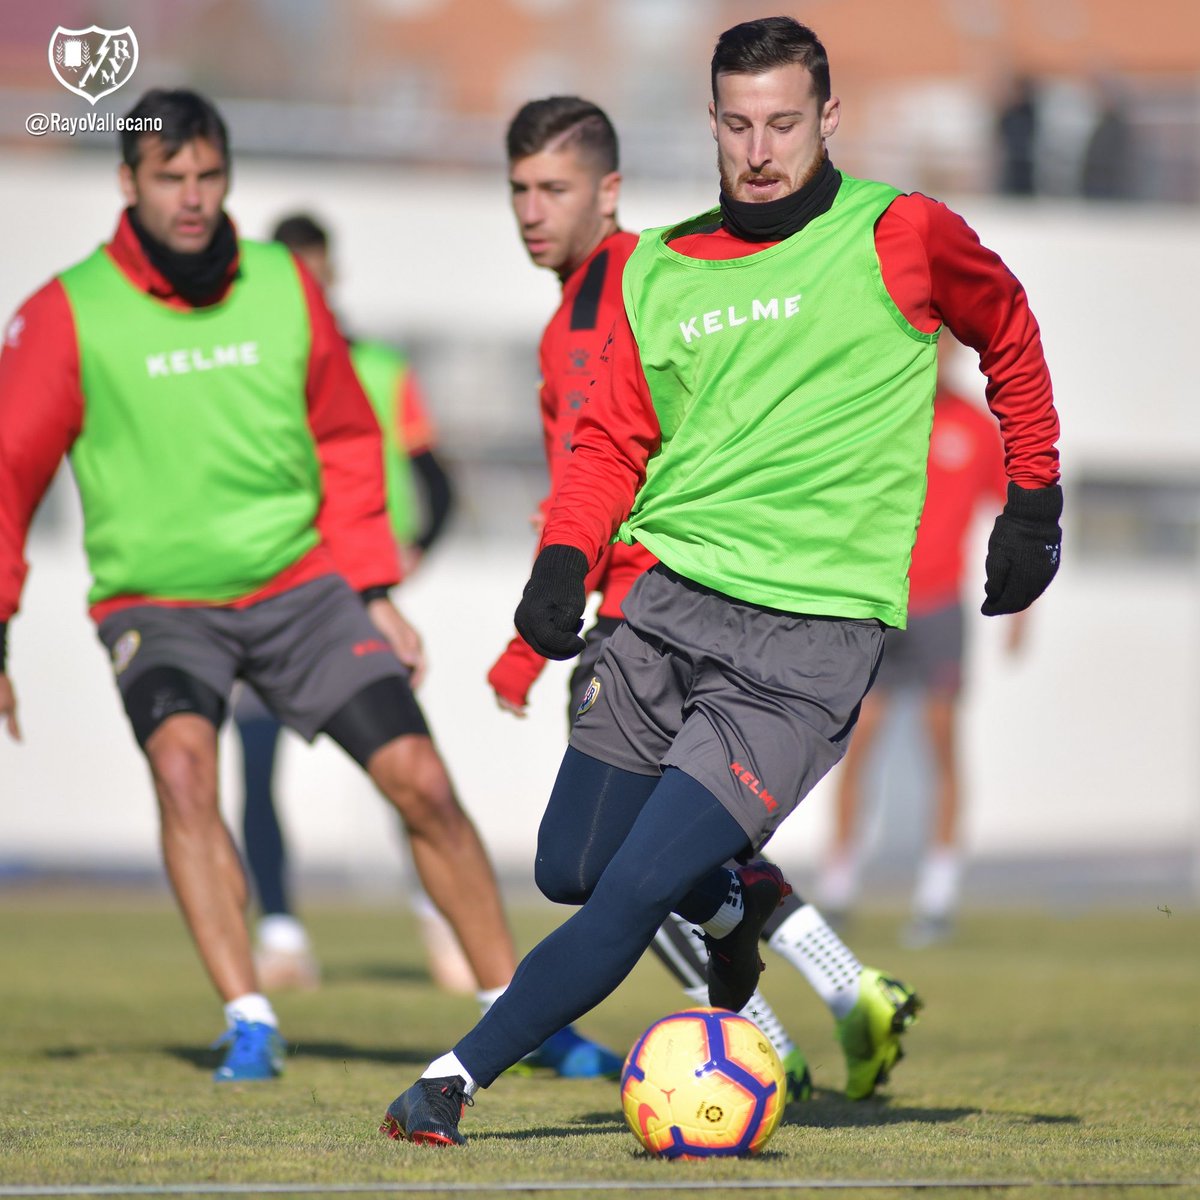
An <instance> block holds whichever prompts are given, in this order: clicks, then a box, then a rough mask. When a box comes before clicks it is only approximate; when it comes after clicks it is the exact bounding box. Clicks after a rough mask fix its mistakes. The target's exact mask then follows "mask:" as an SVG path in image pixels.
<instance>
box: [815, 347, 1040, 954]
mask: <svg viewBox="0 0 1200 1200" xmlns="http://www.w3.org/2000/svg"><path fill="white" fill-rule="evenodd" d="M956 345H957V343H955V342H954V340H953V339H952V338H951V337H950V336H949V335H948V334H946V333H943V334H942V336H941V338H940V339H939V340H938V360H939V373H938V389H937V392H936V394H935V395H934V398H933V429H932V431H931V434H930V440H929V467H928V484H927V489H926V493H925V507H924V509H923V510H922V513H921V524H920V526H919V527H918V529H917V540H916V544H915V545H914V546H913V554H912V565H911V566H910V567H909V572H908V580H909V591H908V627H907V628H906V629H889V630H888V631H887V633H886V634H885V635H884V653H883V662H882V663H881V664H880V667H879V674H878V675H877V676H876V678H875V686H874V687H873V688H872V689H871V691H870V692H869V693H868V694H867V697H866V699H865V700H864V701H863V705H862V711H861V712H860V713H859V717H858V727H857V729H856V730H855V733H854V738H853V739H852V740H851V742H850V747H849V749H848V750H847V751H846V756H845V758H844V759H843V760H842V764H841V767H840V774H839V778H838V786H837V793H836V808H835V823H834V836H833V842H832V845H831V846H830V849H829V854H828V860H827V863H826V866H825V869H824V870H823V872H822V875H821V879H820V881H819V883H818V894H819V895H820V897H821V904H822V906H823V907H824V908H825V910H826V911H827V912H829V913H830V914H831V919H832V916H833V915H834V914H836V917H837V919H838V920H839V921H840V920H842V919H844V918H845V917H846V916H847V914H848V913H849V911H850V909H851V908H852V907H853V905H854V903H855V901H856V900H857V898H858V891H859V886H860V882H861V873H862V846H861V844H860V839H861V837H862V829H861V827H860V817H861V810H862V793H863V786H864V774H865V771H866V769H867V767H868V765H869V763H870V762H871V757H872V754H873V752H874V750H875V749H876V744H877V739H878V735H879V733H880V732H881V730H882V728H883V725H884V720H885V718H886V716H887V713H888V711H889V708H890V705H891V701H892V699H893V698H894V697H895V695H896V694H897V693H898V692H901V691H903V690H910V691H916V692H917V693H918V694H919V696H920V701H921V710H922V718H923V720H924V724H925V731H926V735H927V737H928V743H929V748H930V751H931V754H932V759H933V769H934V802H933V810H932V819H931V821H930V828H929V834H928V842H929V844H928V848H927V850H926V853H925V857H924V860H923V861H922V863H921V867H920V873H919V875H918V880H917V886H916V890H915V892H914V895H913V902H912V904H913V912H912V919H911V921H910V922H909V925H908V927H907V929H906V930H905V932H904V935H903V940H904V941H905V943H906V944H908V945H910V946H914V947H917V946H926V945H929V944H930V943H932V942H935V941H940V940H942V939H943V938H945V937H947V936H948V935H949V933H950V929H951V922H952V919H953V915H954V910H955V908H956V906H957V903H958V896H959V890H960V880H961V874H962V863H961V852H960V848H959V835H960V809H961V792H960V780H959V770H958V747H957V738H958V708H959V700H960V698H961V694H962V666H963V654H964V650H965V644H964V641H965V638H964V635H965V633H966V630H967V626H968V623H969V621H970V616H969V614H968V613H967V612H966V611H965V599H964V596H963V571H964V558H965V551H966V542H967V535H968V534H969V533H970V531H971V527H972V524H973V518H974V517H975V516H976V515H977V514H979V513H980V512H981V511H986V510H988V509H990V510H991V511H990V513H989V515H993V516H994V515H995V513H996V512H998V511H999V510H1000V508H1001V507H1002V506H1003V504H1004V496H1005V487H1006V485H1007V479H1006V477H1005V474H1004V447H1003V445H1002V443H1001V441H1000V435H999V433H998V432H997V430H996V422H995V421H993V420H992V419H991V418H990V417H989V416H988V415H987V414H986V413H985V412H983V411H982V410H981V409H979V408H978V407H977V406H976V405H974V404H972V403H971V402H970V401H969V400H966V399H964V398H963V397H962V396H960V395H958V394H957V393H956V392H954V391H952V390H951V389H950V387H949V386H948V384H947V383H946V375H947V370H946V368H947V362H948V361H949V359H950V356H951V355H952V354H953V353H954V351H953V347H954V346H956ZM1025 616H1026V614H1025V613H1023V612H1022V613H1016V614H1015V615H1013V616H1011V617H1009V618H1008V624H1009V630H1008V634H1009V637H1008V649H1009V651H1010V652H1012V651H1015V650H1017V648H1018V646H1019V644H1020V638H1021V636H1022V632H1023V629H1024V625H1025Z"/></svg>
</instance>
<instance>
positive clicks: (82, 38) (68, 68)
mask: <svg viewBox="0 0 1200 1200" xmlns="http://www.w3.org/2000/svg"><path fill="white" fill-rule="evenodd" d="M49 55H50V70H51V71H52V72H53V74H54V78H55V79H57V80H58V82H59V83H61V84H62V85H63V87H65V88H66V89H67V91H69V92H74V93H75V94H76V95H77V96H82V97H83V98H84V99H85V100H86V101H87V102H88V103H89V104H93V105H94V104H95V103H96V101H97V100H99V99H100V97H101V96H107V95H108V94H109V93H110V92H115V91H116V90H117V88H119V87H123V86H124V85H125V84H126V83H128V82H129V80H130V79H131V78H132V77H133V73H134V71H136V70H137V64H138V44H137V38H136V37H134V34H133V30H132V29H131V28H130V27H129V26H128V25H126V26H125V28H124V29H101V28H100V26H99V25H89V26H88V27H87V28H86V29H64V28H63V27H62V26H61V25H60V26H59V27H58V28H57V29H56V30H55V31H54V36H53V37H51V39H50V51H49Z"/></svg>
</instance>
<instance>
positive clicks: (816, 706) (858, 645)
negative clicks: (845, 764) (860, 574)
mask: <svg viewBox="0 0 1200 1200" xmlns="http://www.w3.org/2000/svg"><path fill="white" fill-rule="evenodd" d="M624 612H625V622H624V624H622V625H621V626H620V627H619V628H618V629H617V630H616V632H615V633H614V634H613V635H612V636H611V637H610V638H609V639H608V640H607V641H606V642H605V644H604V650H603V652H602V653H601V655H600V658H599V661H598V662H597V664H596V669H595V674H594V678H593V680H592V682H591V686H590V687H589V689H588V692H587V696H586V698H585V700H584V703H583V706H582V710H581V712H580V714H579V716H578V717H577V718H576V721H575V725H574V727H573V729H572V731H571V745H572V746H573V747H574V748H575V749H576V750H579V751H581V752H582V753H584V754H588V755H591V756H592V757H593V758H597V759H599V760H600V761H601V762H606V763H608V764H610V765H611V766H614V767H620V768H623V769H624V770H627V771H633V772H636V773H637V774H640V775H657V774H659V773H660V772H661V771H662V770H663V769H664V768H665V767H678V768H679V769H680V770H681V771H683V772H685V773H686V774H688V775H690V776H691V777H692V778H693V779H695V780H697V781H698V782H699V783H701V784H703V785H704V786H705V787H706V788H708V789H709V790H710V791H711V792H712V793H713V794H714V795H715V796H716V797H717V798H718V799H719V800H720V801H721V803H722V804H723V805H724V806H725V807H726V808H727V809H728V810H729V812H730V813H731V814H732V815H733V817H734V818H735V819H736V820H737V822H738V823H739V824H740V825H741V826H742V828H743V829H744V830H745V831H746V836H747V838H748V839H749V841H750V843H751V845H752V846H754V847H755V848H758V847H760V846H762V844H763V843H764V842H765V841H766V840H767V839H768V838H769V837H770V836H771V834H773V833H774V832H775V830H776V829H777V828H778V827H779V824H780V822H781V821H782V820H783V819H784V817H786V816H787V815H788V814H789V813H790V812H791V811H792V810H793V809H794V808H795V807H796V806H797V805H798V804H799V803H800V801H801V800H802V799H804V797H805V796H806V795H808V793H809V792H810V791H811V790H812V789H813V787H814V786H815V785H816V783H817V782H818V780H820V778H821V777H822V776H823V775H824V774H825V773H826V772H827V771H828V770H829V769H830V768H831V767H832V766H833V765H834V764H835V763H836V762H837V761H838V760H839V759H840V758H841V757H842V755H843V754H844V753H845V750H846V744H847V741H848V740H849V737H850V732H851V730H852V729H853V728H854V723H855V721H856V720H857V719H858V710H859V705H860V704H861V702H862V698H863V696H864V695H865V694H866V691H867V689H868V688H869V687H870V685H871V681H872V680H873V679H874V676H875V671H876V669H877V667H878V664H879V658H880V654H881V651H882V649H883V626H882V624H881V623H880V622H878V621H874V620H849V619H841V618H830V617H808V616H797V615H794V614H791V613H783V612H777V611H775V610H773V609H767V608H761V607H759V606H757V605H754V604H747V603H743V602H742V601H739V600H734V599H732V598H730V597H728V596H723V595H721V594H720V593H718V592H714V591H712V590H711V589H709V588H706V587H702V586H701V585H699V584H696V583H693V582H691V581H690V580H686V579H684V578H682V577H681V576H679V575H676V574H675V573H674V572H672V571H670V570H668V569H667V568H666V567H664V566H662V565H661V564H660V565H659V566H657V567H654V568H652V569H651V570H650V571H648V572H647V573H646V574H645V575H643V576H642V577H641V578H640V579H639V580H638V581H637V583H636V584H634V586H633V589H632V590H631V591H630V593H629V595H628V596H627V597H626V599H625V604H624Z"/></svg>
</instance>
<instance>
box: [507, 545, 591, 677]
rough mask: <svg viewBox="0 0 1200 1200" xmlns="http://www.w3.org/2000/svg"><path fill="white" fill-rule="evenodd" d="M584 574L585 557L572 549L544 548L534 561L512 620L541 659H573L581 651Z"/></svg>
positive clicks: (585, 572)
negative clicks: (580, 633) (580, 632)
mask: <svg viewBox="0 0 1200 1200" xmlns="http://www.w3.org/2000/svg"><path fill="white" fill-rule="evenodd" d="M587 573H588V564H587V557H586V556H585V555H584V553H583V551H582V550H577V549H576V548H575V547H574V546H547V547H546V548H545V549H544V550H543V551H542V552H541V554H539V555H538V556H537V558H536V559H535V560H534V564H533V571H532V573H531V574H530V576H529V582H528V583H527V584H526V585H525V591H524V592H523V593H522V595H521V603H520V604H518V605H517V612H516V615H515V616H514V617H513V620H514V621H515V622H516V626H517V631H518V632H519V633H520V635H521V636H522V637H523V638H524V639H525V640H526V641H527V642H528V643H529V644H530V645H531V646H532V647H533V648H534V649H535V650H536V651H537V652H538V653H539V654H540V655H542V657H543V658H574V657H575V655H577V654H578V653H579V652H580V651H581V650H582V649H583V638H581V637H580V636H579V631H580V629H582V628H583V608H584V605H585V604H586V603H587V592H586V591H585V590H584V585H583V583H584V580H585V579H586V578H587Z"/></svg>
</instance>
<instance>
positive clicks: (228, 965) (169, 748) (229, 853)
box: [146, 713, 258, 1002]
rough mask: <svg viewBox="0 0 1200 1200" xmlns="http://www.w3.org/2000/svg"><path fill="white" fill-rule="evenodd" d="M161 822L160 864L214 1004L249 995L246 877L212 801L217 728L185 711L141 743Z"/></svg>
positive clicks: (250, 966) (254, 985)
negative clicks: (206, 976)
mask: <svg viewBox="0 0 1200 1200" xmlns="http://www.w3.org/2000/svg"><path fill="white" fill-rule="evenodd" d="M146 757H147V758H148V759H149V762H150V770H151V773H152V775H153V778H154V790H155V792H156V793H157V795H158V807H159V813H160V817H161V822H162V826H161V832H162V851H163V863H164V865H165V866H166V870H167V876H168V877H169V879H170V881H171V887H172V888H173V889H174V892H175V898H176V899H177V901H178V902H179V907H180V909H181V910H182V911H183V917H184V920H185V921H186V922H187V926H188V929H189V930H190V931H191V935H192V938H193V939H194V941H195V943H196V948H197V950H199V952H200V958H201V960H202V961H203V963H204V966H205V969H206V970H207V971H208V974H209V977H210V978H211V979H212V981H213V985H214V986H215V987H216V989H217V991H218V993H219V994H220V996H221V999H222V1000H224V1001H226V1002H228V1001H230V1000H233V999H236V998H237V997H239V996H244V995H247V994H248V993H253V992H256V991H257V989H258V985H257V983H256V980H255V975H254V963H253V961H252V959H251V955H250V937H249V934H248V932H247V930H246V918H245V910H246V902H247V890H246V877H245V873H244V872H243V870H242V862H241V859H240V858H239V856H238V852H237V849H236V848H235V846H234V844H233V839H232V838H231V837H230V835H229V830H228V829H227V828H226V827H225V824H224V822H223V821H222V820H221V813H220V808H219V806H218V802H217V731H216V729H215V728H214V727H213V725H212V723H211V722H209V721H207V720H205V719H204V718H203V717H199V716H196V715H194V714H192V713H178V714H176V715H175V716H172V717H168V718H167V719H166V720H165V721H164V722H163V723H162V725H160V726H159V727H158V729H156V730H155V731H154V733H152V734H151V735H150V738H149V740H148V741H147V742H146Z"/></svg>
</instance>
